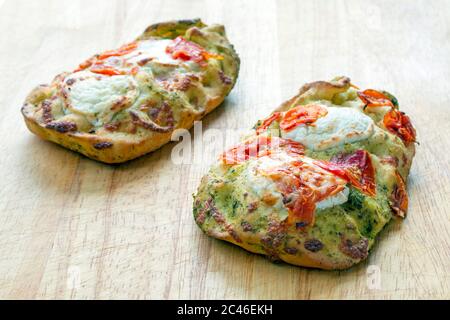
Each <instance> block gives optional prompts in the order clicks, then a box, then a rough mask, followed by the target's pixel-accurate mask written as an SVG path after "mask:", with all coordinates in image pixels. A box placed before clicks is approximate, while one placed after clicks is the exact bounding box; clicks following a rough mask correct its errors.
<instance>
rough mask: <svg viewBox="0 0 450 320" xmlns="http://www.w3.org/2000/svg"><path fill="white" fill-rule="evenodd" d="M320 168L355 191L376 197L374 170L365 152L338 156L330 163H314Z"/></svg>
mask: <svg viewBox="0 0 450 320" xmlns="http://www.w3.org/2000/svg"><path fill="white" fill-rule="evenodd" d="M316 164H317V165H319V166H320V167H321V168H323V169H325V170H328V171H329V172H332V173H334V174H335V175H337V176H338V177H341V178H343V179H346V180H347V181H349V182H350V183H351V184H352V185H353V186H354V187H355V188H356V189H358V190H360V191H361V192H362V193H364V194H367V195H369V196H375V195H376V183H375V169H374V167H373V165H372V160H371V159H370V155H369V153H368V152H367V151H365V150H357V151H355V152H354V153H352V154H347V155H340V156H337V157H334V158H333V159H331V161H329V162H328V161H316Z"/></svg>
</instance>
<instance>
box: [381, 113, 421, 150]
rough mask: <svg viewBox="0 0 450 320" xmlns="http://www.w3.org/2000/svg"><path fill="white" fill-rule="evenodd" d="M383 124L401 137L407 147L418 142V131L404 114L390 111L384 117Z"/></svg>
mask: <svg viewBox="0 0 450 320" xmlns="http://www.w3.org/2000/svg"><path fill="white" fill-rule="evenodd" d="M383 124H384V126H385V127H386V129H388V130H389V131H390V132H392V133H393V134H395V135H397V136H398V137H400V138H401V139H402V140H403V141H404V142H405V144H406V145H408V144H410V143H411V142H415V141H416V130H415V129H414V127H413V125H412V124H411V120H410V119H409V117H408V116H407V115H406V114H405V113H404V112H401V111H398V110H395V109H392V110H390V111H389V112H387V113H386V114H385V115H384V118H383Z"/></svg>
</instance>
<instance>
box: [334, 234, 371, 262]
mask: <svg viewBox="0 0 450 320" xmlns="http://www.w3.org/2000/svg"><path fill="white" fill-rule="evenodd" d="M368 244H369V242H368V240H367V239H366V238H363V239H360V240H357V241H353V240H351V239H347V238H345V237H343V238H342V241H341V243H340V245H339V249H340V250H341V251H342V253H344V254H345V255H347V256H349V257H350V258H353V259H365V258H366V257H367V255H368V254H369V251H368Z"/></svg>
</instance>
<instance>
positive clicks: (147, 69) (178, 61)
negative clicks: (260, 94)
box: [22, 20, 239, 163]
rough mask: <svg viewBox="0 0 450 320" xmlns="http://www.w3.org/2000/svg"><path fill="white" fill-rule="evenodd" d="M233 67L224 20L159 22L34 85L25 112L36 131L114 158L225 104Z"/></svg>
mask: <svg viewBox="0 0 450 320" xmlns="http://www.w3.org/2000/svg"><path fill="white" fill-rule="evenodd" d="M238 72H239V58H238V56H237V54H236V52H235V51H234V49H233V46H232V45H231V44H230V43H229V41H228V39H227V37H226V35H225V30H224V27H223V26H221V25H211V26H207V25H205V24H204V23H203V22H201V21H200V20H181V21H172V22H165V23H158V24H154V25H152V26H150V27H148V28H147V29H146V30H145V32H144V33H143V34H142V35H141V36H139V37H138V38H137V39H136V40H135V41H133V42H131V43H128V44H125V45H123V46H121V47H120V48H118V49H116V50H109V51H106V52H103V53H100V54H96V55H94V56H93V57H91V58H90V59H88V60H86V61H85V62H83V63H82V64H80V66H79V67H78V68H76V69H75V70H73V71H72V72H64V73H62V74H60V75H58V76H56V77H55V79H54V80H53V81H52V82H51V83H50V84H48V85H40V86H38V87H37V88H35V89H34V90H33V91H32V92H31V93H30V94H29V95H28V97H27V98H26V101H25V104H24V106H23V107H22V114H23V116H24V118H25V122H26V124H27V126H28V128H29V129H30V131H32V132H33V133H35V134H36V135H38V136H40V137H41V138H43V139H46V140H50V141H53V142H55V143H58V144H60V145H62V146H64V147H66V148H69V149H71V150H74V151H77V152H80V153H82V154H84V155H85V156H87V157H89V158H92V159H95V160H98V161H102V162H106V163H119V162H124V161H127V160H130V159H134V158H136V157H139V156H141V155H143V154H145V153H148V152H150V151H153V150H155V149H158V148H159V147H161V146H162V145H164V144H165V143H167V142H169V141H170V138H171V134H172V132H173V131H174V130H175V129H178V128H185V129H189V128H190V127H191V126H192V125H193V123H194V121H195V120H198V119H200V118H202V117H203V116H204V115H206V114H207V113H209V112H211V111H212V110H213V109H214V108H216V107H217V106H219V105H220V103H222V101H223V100H224V98H225V96H226V95H228V93H229V92H230V91H231V89H232V88H233V86H234V84H235V82H236V79H237V76H238Z"/></svg>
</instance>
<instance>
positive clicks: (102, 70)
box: [90, 66, 122, 76]
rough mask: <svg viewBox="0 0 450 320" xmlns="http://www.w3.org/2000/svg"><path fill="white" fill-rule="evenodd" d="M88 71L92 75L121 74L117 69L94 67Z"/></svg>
mask: <svg viewBox="0 0 450 320" xmlns="http://www.w3.org/2000/svg"><path fill="white" fill-rule="evenodd" d="M90 71H91V72H93V73H99V74H104V75H106V76H118V75H121V74H122V72H120V71H119V70H117V69H114V68H111V67H105V66H98V67H97V66H94V67H93V68H91V70H90Z"/></svg>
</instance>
